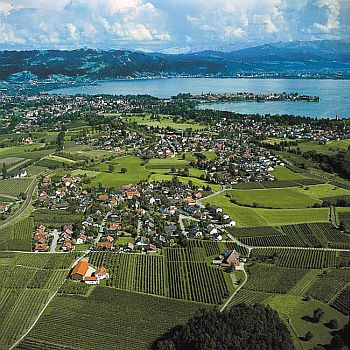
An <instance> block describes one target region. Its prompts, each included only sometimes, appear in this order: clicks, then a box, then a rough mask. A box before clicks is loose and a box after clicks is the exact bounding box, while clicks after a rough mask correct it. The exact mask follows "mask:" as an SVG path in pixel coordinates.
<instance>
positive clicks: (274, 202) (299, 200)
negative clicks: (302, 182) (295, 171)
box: [228, 188, 321, 209]
mask: <svg viewBox="0 0 350 350" xmlns="http://www.w3.org/2000/svg"><path fill="white" fill-rule="evenodd" d="M228 193H229V194H230V196H231V198H232V199H233V200H236V201H237V204H239V205H247V206H255V207H260V208H281V209H288V208H296V209H298V208H307V207H311V206H313V205H314V204H315V203H317V202H319V203H321V202H320V201H319V200H317V199H316V200H315V199H312V198H310V197H309V196H307V195H305V194H304V193H303V192H300V191H298V190H296V189H294V188H283V189H279V188H274V189H266V190H232V191H229V192H228Z"/></svg>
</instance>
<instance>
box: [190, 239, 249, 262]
mask: <svg viewBox="0 0 350 350" xmlns="http://www.w3.org/2000/svg"><path fill="white" fill-rule="evenodd" d="M188 242H189V248H190V250H194V249H195V248H196V249H197V251H200V250H202V251H203V253H199V254H200V255H199V254H197V256H196V257H195V259H204V257H209V256H210V257H212V256H214V255H219V254H222V253H223V252H224V251H227V250H236V251H237V252H238V253H239V254H241V255H243V256H247V255H248V250H247V249H246V248H245V247H242V246H240V245H238V244H236V243H235V242H214V241H206V240H200V239H190V240H189V241H188ZM189 260H191V259H189ZM197 261H198V260H197ZM203 261H204V260H203Z"/></svg>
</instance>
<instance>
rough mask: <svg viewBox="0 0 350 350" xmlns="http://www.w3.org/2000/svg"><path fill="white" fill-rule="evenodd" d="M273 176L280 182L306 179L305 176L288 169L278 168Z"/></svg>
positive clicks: (272, 173) (273, 172)
mask: <svg viewBox="0 0 350 350" xmlns="http://www.w3.org/2000/svg"><path fill="white" fill-rule="evenodd" d="M271 175H273V176H275V177H276V179H277V180H279V181H294V180H302V179H305V176H303V175H301V174H298V173H295V172H294V171H292V170H290V169H288V168H286V167H277V168H276V169H275V170H274V171H272V172H271Z"/></svg>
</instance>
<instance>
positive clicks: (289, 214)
mask: <svg viewBox="0 0 350 350" xmlns="http://www.w3.org/2000/svg"><path fill="white" fill-rule="evenodd" d="M206 202H208V203H210V204H213V205H217V206H219V207H221V208H223V210H224V211H225V212H226V213H227V214H228V215H230V217H231V218H232V219H233V220H235V221H236V222H237V226H239V227H246V226H267V225H284V224H292V223H303V222H321V221H328V209H327V208H308V209H261V208H248V207H240V206H238V205H236V204H233V203H231V202H230V200H229V198H227V197H226V196H225V194H220V195H218V196H215V197H211V198H209V199H208V200H206Z"/></svg>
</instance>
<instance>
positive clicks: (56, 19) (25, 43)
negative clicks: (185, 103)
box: [0, 0, 350, 53]
mask: <svg viewBox="0 0 350 350" xmlns="http://www.w3.org/2000/svg"><path fill="white" fill-rule="evenodd" d="M319 39H330V40H336V39H342V40H350V0H12V1H7V0H0V50H5V49H6V50H28V49H68V50H72V49H76V48H82V47H89V48H99V49H129V50H141V51H157V52H164V53H181V52H193V51H200V50H206V49H209V50H222V51H230V50H234V49H238V48H244V47H249V46H254V45H261V44H265V43H273V42H278V41H283V42H285V41H294V40H301V41H308V40H319Z"/></svg>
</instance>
